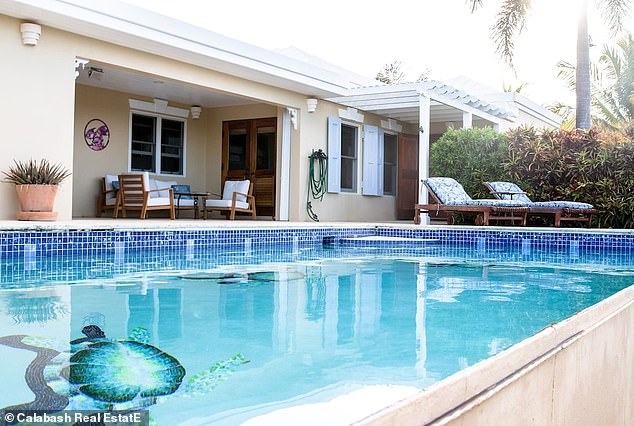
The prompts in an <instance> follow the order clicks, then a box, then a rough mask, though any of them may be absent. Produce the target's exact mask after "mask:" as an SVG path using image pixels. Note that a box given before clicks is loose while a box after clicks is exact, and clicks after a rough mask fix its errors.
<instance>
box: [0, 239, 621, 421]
mask: <svg viewBox="0 0 634 426" xmlns="http://www.w3.org/2000/svg"><path fill="white" fill-rule="evenodd" d="M389 231H390V233H389V234H388V235H377V234H380V232H377V231H376V230H375V229H374V230H373V229H362V230H354V229H353V230H346V231H345V232H344V231H341V232H340V231H339V230H338V231H337V232H334V231H333V230H325V231H315V230H307V231H306V232H308V233H311V236H312V237H313V239H312V240H310V238H306V239H305V240H304V239H303V233H302V232H300V231H296V230H295V231H293V232H291V233H289V234H288V235H287V236H286V237H284V238H286V241H282V242H281V243H280V244H277V245H274V246H269V245H265V244H262V243H261V238H258V237H253V236H252V235H251V236H250V237H245V236H244V235H243V234H240V235H239V237H236V236H235V234H231V236H230V237H231V238H230V239H226V240H223V239H222V238H220V239H218V238H216V243H217V242H218V241H219V240H220V241H221V242H223V243H224V244H214V245H211V246H206V244H207V243H206V242H207V241H208V239H207V238H204V239H196V238H190V237H192V236H191V235H189V236H185V237H183V236H182V235H178V236H177V235H169V238H167V236H166V238H162V239H158V241H160V242H161V243H164V242H165V241H171V242H174V241H181V242H182V243H179V244H159V243H157V242H156V241H157V240H156V239H155V240H154V243H153V244H154V245H151V244H149V243H147V241H149V239H143V238H141V237H138V236H136V235H131V234H126V235H124V236H121V235H120V236H114V235H108V236H109V237H111V239H110V240H109V241H108V243H107V245H106V246H105V247H107V249H106V250H101V251H95V252H93V253H81V250H72V249H68V248H67V249H66V250H61V251H62V252H63V253H62V255H61V256H51V253H40V254H39V255H38V251H37V250H38V248H40V250H42V249H41V247H46V246H47V244H49V245H50V247H53V246H54V244H53V243H51V242H50V238H48V239H44V237H43V236H41V235H37V237H39V238H42V240H40V241H39V243H40V244H38V243H37V242H35V243H34V242H33V239H32V238H34V237H33V236H30V237H28V238H31V240H29V241H28V242H26V244H24V243H23V247H26V249H24V248H23V249H22V251H19V252H18V253H19V254H18V255H11V253H13V252H12V251H11V250H5V253H7V254H6V255H5V259H4V261H3V262H2V269H1V271H0V272H1V277H2V283H3V284H2V291H0V304H2V305H3V306H4V307H5V309H4V316H5V318H3V319H2V321H1V322H0V324H2V326H1V327H2V328H1V330H0V337H1V336H12V335H21V334H24V335H29V336H32V338H31V340H29V342H30V343H33V344H37V345H40V346H46V347H51V348H54V349H55V350H57V351H59V352H60V353H63V352H68V351H70V350H71V349H72V350H73V351H75V353H77V352H80V351H81V350H83V349H84V348H83V347H73V348H71V347H70V345H69V343H68V342H70V341H71V340H73V339H77V338H80V337H82V334H81V330H82V328H83V327H85V326H86V325H91V324H92V325H98V326H99V327H101V328H102V329H103V330H104V331H105V333H106V337H107V338H108V339H112V340H119V339H121V340H128V341H130V340H133V341H136V342H138V343H139V344H141V345H151V346H152V347H156V348H159V349H160V350H161V351H163V352H162V354H163V353H164V354H166V355H169V356H171V357H173V358H174V359H175V360H177V361H178V363H180V364H181V365H182V366H183V367H184V369H185V370H186V372H187V373H186V374H185V376H184V377H183V378H182V380H181V383H180V385H179V386H178V389H176V390H175V391H174V392H173V393H169V394H167V395H165V396H162V397H160V398H159V399H160V400H161V401H160V403H155V402H158V401H151V405H149V401H145V402H144V404H148V405H149V406H150V412H151V415H152V417H153V418H154V419H155V420H157V422H158V423H159V424H178V423H184V424H210V423H211V424H239V423H240V422H243V421H250V422H252V423H257V422H258V421H265V420H266V419H267V417H266V416H267V415H268V413H271V412H274V411H276V410H280V409H285V408H286V409H287V408H288V407H292V406H303V405H306V404H317V403H321V402H324V401H329V400H332V399H333V398H336V397H338V396H341V395H347V394H354V393H355V392H363V391H367V390H368V389H378V390H379V392H380V393H381V394H382V396H383V398H384V399H385V400H386V401H387V402H389V401H390V398H392V400H397V399H400V398H403V397H404V396H407V395H410V394H413V393H415V392H417V390H418V389H421V388H425V387H428V386H429V385H431V384H432V383H435V382H437V381H439V380H442V379H443V378H445V377H447V376H449V375H451V374H452V373H454V372H456V371H459V370H461V369H463V368H465V367H467V366H469V365H473V364H475V363H477V362H478V361H480V360H482V359H485V358H487V357H490V356H492V355H494V354H496V353H499V352H500V351H503V350H504V349H506V348H508V347H510V346H511V345H513V344H515V343H517V342H518V341H520V340H522V339H524V338H526V337H528V336H531V335H533V334H535V333H536V332H537V331H539V330H540V329H542V328H544V327H545V326H547V325H548V324H550V323H552V322H557V321H560V320H562V319H564V318H566V317H569V316H570V315H571V314H573V313H575V312H577V311H579V310H581V309H584V308H585V307H587V306H590V305H592V304H594V303H596V302H598V301H600V300H602V299H603V298H605V297H607V296H609V295H611V294H613V293H615V292H617V291H619V290H621V289H623V288H625V287H628V286H630V285H631V283H632V279H633V278H632V275H633V274H634V269H633V268H632V266H633V265H634V261H633V260H632V251H631V247H630V248H628V247H627V243H629V241H627V239H626V238H625V239H624V237H623V236H621V235H619V236H618V237H617V238H616V239H615V238H612V239H610V238H608V237H606V236H605V235H597V234H595V235H590V236H588V235H586V234H565V233H563V234H552V233H551V235H549V236H547V237H544V235H540V234H538V233H537V234H535V233H533V234H530V233H519V234H517V233H508V232H503V233H501V234H499V233H490V234H486V233H484V234H483V233H475V234H473V236H471V233H470V232H471V231H469V233H468V234H461V233H460V232H458V233H453V234H451V233H449V234H430V233H427V234H425V233H420V232H419V233H417V234H412V233H411V232H410V231H407V233H405V234H400V235H398V234H397V233H395V232H394V230H389ZM236 232H237V231H236ZM240 232H242V231H240ZM436 232H437V231H436ZM553 235H554V237H553ZM55 237H56V238H58V239H59V240H60V241H63V240H66V241H67V242H68V241H72V240H73V238H70V237H68V236H61V235H55ZM119 237H120V238H119ZM137 237H138V238H137ZM377 237H381V238H378V239H377ZM447 237H449V238H447ZM458 237H464V238H458ZM82 238H84V239H87V238H89V237H87V236H85V235H82ZM90 238H92V236H90ZM125 238H127V240H125ZM501 238H502V239H503V240H504V242H505V243H504V244H503V243H500V239H501ZM264 239H265V240H266V239H268V240H270V239H269V238H264ZM590 239H592V240H591V241H592V243H588V241H590ZM137 240H138V241H143V243H142V244H143V245H144V246H143V247H134V249H131V248H130V247H131V246H130V243H129V242H130V241H137ZM121 241H123V244H117V243H120V242H121ZM187 241H193V243H188V242H187ZM509 241H515V242H516V243H511V244H509ZM553 241H554V243H552V242H553ZM597 241H600V242H602V243H601V244H597ZM29 245H31V248H29ZM150 245H151V247H150ZM33 246H35V250H33V248H32V247H33ZM4 247H7V248H8V247H9V244H6V245H5V246H4ZM14 247H20V246H19V244H18V245H11V248H14ZM101 247H102V248H103V247H104V245H102V246H101ZM75 248H76V247H75ZM53 251H56V250H53ZM77 251H80V253H77ZM36 337H37V339H36ZM144 347H145V346H144ZM32 355H33V354H32V353H29V352H25V351H24V349H16V348H10V347H8V346H6V345H3V346H0V356H2V358H3V359H7V358H8V359H10V360H11V361H10V362H9V363H6V364H5V370H6V371H4V370H3V372H2V374H3V377H8V378H10V379H9V380H11V381H12V383H15V387H14V388H15V389H16V391H15V392H12V393H11V395H6V394H5V393H3V394H2V397H1V399H0V407H5V406H9V405H13V404H20V403H23V402H25V401H29V400H30V399H32V395H30V394H29V391H28V388H27V387H26V386H25V385H24V373H23V372H24V369H25V368H26V366H27V365H28V364H29V362H30V361H31V359H32ZM60 359H62V360H63V359H64V357H63V355H62V356H61V357H60ZM53 364H54V363H53ZM57 370H58V371H60V370H61V369H60V368H58V369H57ZM47 372H48V373H49V374H51V375H53V376H54V373H55V368H49V369H48V370H47ZM51 372H52V373H51ZM162 378H163V379H166V380H174V377H168V378H165V377H163V376H162ZM49 382H50V383H51V385H52V386H53V387H59V389H62V390H59V389H58V391H59V392H60V393H63V388H64V386H66V387H68V383H67V382H65V381H64V380H56V378H55V377H53V378H50V377H49ZM172 384H173V382H172ZM172 387H173V386H172ZM56 389H57V388H56ZM362 395H367V393H366V394H362ZM88 402H90V401H88ZM84 403H86V400H85V398H84V399H81V400H80V398H78V397H73V396H71V397H70V398H69V404H71V405H72V404H76V407H78V406H81V407H83V405H81V404H84ZM77 404H79V405H77ZM374 404H376V402H373V404H370V405H369V406H366V407H361V408H364V409H366V410H370V411H371V410H376V409H377V407H376V405H374ZM347 407H348V408H349V409H350V410H351V411H354V409H353V408H351V407H350V406H349V405H348V406H347ZM185 413H186V414H185ZM249 419H251V420H249ZM338 419H340V420H342V424H345V419H346V417H345V413H339V416H338ZM352 420H354V419H352Z"/></svg>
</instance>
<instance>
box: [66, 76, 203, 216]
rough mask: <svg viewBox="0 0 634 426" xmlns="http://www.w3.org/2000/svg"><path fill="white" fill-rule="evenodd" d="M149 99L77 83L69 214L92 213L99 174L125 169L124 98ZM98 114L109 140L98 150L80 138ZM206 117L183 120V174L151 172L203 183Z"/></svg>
mask: <svg viewBox="0 0 634 426" xmlns="http://www.w3.org/2000/svg"><path fill="white" fill-rule="evenodd" d="M130 98H132V99H138V100H144V101H150V102H151V99H147V98H144V97H140V96H136V95H131V94H128V93H121V92H115V91H112V90H104V89H97V88H94V87H89V86H83V85H77V88H76V104H75V117H76V120H75V144H74V156H73V164H74V173H73V186H74V192H73V217H93V216H94V215H95V211H96V204H97V195H98V193H99V191H100V178H101V177H103V176H105V175H106V174H114V175H116V174H119V173H125V172H127V171H129V167H128V162H129V151H130V106H129V103H128V100H129V99H130ZM170 106H177V107H178V106H180V107H184V108H188V105H184V106H183V105H178V104H172V103H170ZM93 118H98V119H100V120H102V121H104V122H105V123H106V124H107V125H108V128H109V129H110V133H111V135H110V143H109V144H108V146H107V147H106V149H104V150H102V151H93V150H92V149H90V148H89V147H88V145H87V144H86V143H85V141H84V136H83V133H84V127H85V125H86V123H87V122H88V121H89V120H91V119H93ZM207 131H208V126H207V119H206V114H202V115H201V117H200V119H197V120H193V119H191V117H190V118H189V119H188V120H187V126H186V133H187V140H186V144H185V159H186V163H185V176H183V177H176V176H171V175H165V176H160V175H153V177H155V178H157V179H162V180H175V181H177V182H179V183H188V184H190V185H191V187H192V189H194V190H203V189H205V187H206V162H205V159H206V157H207V140H208V137H207Z"/></svg>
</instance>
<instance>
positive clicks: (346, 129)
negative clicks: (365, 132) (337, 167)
mask: <svg viewBox="0 0 634 426" xmlns="http://www.w3.org/2000/svg"><path fill="white" fill-rule="evenodd" d="M357 130H358V129H357V128H356V127H354V126H349V125H347V124H342V125H341V190H342V191H348V192H356V190H357Z"/></svg>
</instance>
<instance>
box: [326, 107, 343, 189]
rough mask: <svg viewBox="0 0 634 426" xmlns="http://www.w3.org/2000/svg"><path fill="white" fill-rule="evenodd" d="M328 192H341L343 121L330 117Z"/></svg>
mask: <svg viewBox="0 0 634 426" xmlns="http://www.w3.org/2000/svg"><path fill="white" fill-rule="evenodd" d="M328 192H341V119H340V118H339V117H334V116H330V117H328Z"/></svg>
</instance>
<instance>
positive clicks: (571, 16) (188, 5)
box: [125, 0, 634, 105]
mask: <svg viewBox="0 0 634 426" xmlns="http://www.w3.org/2000/svg"><path fill="white" fill-rule="evenodd" d="M125 1H126V2H127V3H130V4H134V5H136V6H140V7H143V8H145V9H149V10H152V11H154V12H157V13H161V14H164V15H167V16H170V17H172V18H176V19H179V20H182V21H185V22H188V23H191V24H194V25H196V26H199V27H203V28H206V29H208V30H211V31H214V32H217V33H220V34H222V35H225V36H228V37H231V38H234V39H237V40H240V41H244V42H247V43H250V44H254V45H256V46H259V47H263V48H266V49H277V48H285V47H289V46H293V47H296V48H299V49H301V50H304V51H305V52H307V53H309V54H311V55H314V56H318V57H320V58H322V59H324V60H325V61H327V62H331V63H333V64H336V65H338V66H340V67H343V68H346V69H348V70H350V71H353V72H355V73H357V74H361V75H364V76H367V77H370V78H374V77H375V76H376V74H377V73H378V72H379V71H380V70H381V69H383V67H384V66H385V65H386V64H389V63H392V62H394V61H396V60H398V61H400V62H401V63H402V70H403V71H404V72H405V73H406V77H408V80H412V81H413V80H415V79H416V78H417V77H418V75H420V74H421V73H422V72H424V71H425V70H427V69H429V70H430V73H429V78H430V79H437V80H443V81H444V80H448V79H451V78H453V77H457V76H466V77H468V78H471V79H473V80H475V81H477V82H479V83H482V84H485V85H487V86H489V87H491V88H493V89H495V90H499V91H502V90H503V87H505V86H511V87H512V88H513V89H514V88H516V87H518V86H520V85H525V87H524V88H523V89H522V92H521V93H522V94H523V95H525V96H527V97H529V98H530V99H532V100H533V101H535V102H537V103H539V104H542V105H549V104H551V103H553V102H555V101H559V102H564V103H568V104H574V95H573V94H572V93H571V92H570V91H569V90H568V89H567V88H566V86H565V84H564V83H563V82H562V81H561V80H559V79H557V77H556V76H557V71H556V64H557V63H558V62H559V61H560V60H565V61H568V62H571V63H574V62H575V53H576V25H577V10H578V5H579V3H580V2H579V0H533V6H532V9H531V11H530V12H529V16H528V19H527V26H526V28H525V29H524V31H523V33H522V34H521V35H520V36H519V37H518V39H517V40H516V44H515V71H512V70H511V69H510V68H509V67H508V66H507V65H506V64H505V63H504V62H503V61H502V60H501V59H500V58H499V56H498V55H497V54H496V53H495V44H494V42H493V41H492V40H491V37H490V32H491V26H492V24H493V22H494V20H495V14H496V13H497V10H498V8H499V5H500V3H501V0H485V1H484V3H485V7H484V8H480V9H479V10H478V11H476V12H475V13H474V14H472V13H471V11H470V8H469V6H468V5H467V2H466V0H389V1H386V0H383V1H376V0H361V1H358V0H319V1H313V2H307V1H301V0H268V1H262V0H224V1H218V0H214V1H207V0H177V1H174V0H125ZM589 3H590V4H591V6H590V10H589V27H590V36H591V39H592V41H593V43H594V44H596V45H597V47H594V48H592V52H591V55H592V56H594V57H598V55H599V53H600V50H601V47H602V46H603V44H604V43H605V42H606V41H609V40H610V34H608V32H607V31H606V30H605V25H604V24H603V22H602V20H601V19H600V17H599V15H598V13H597V12H596V10H595V9H594V7H593V6H592V4H593V3H594V2H592V1H590V2H589ZM627 27H628V28H629V30H630V31H631V32H634V18H631V19H629V20H628V25H627Z"/></svg>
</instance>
